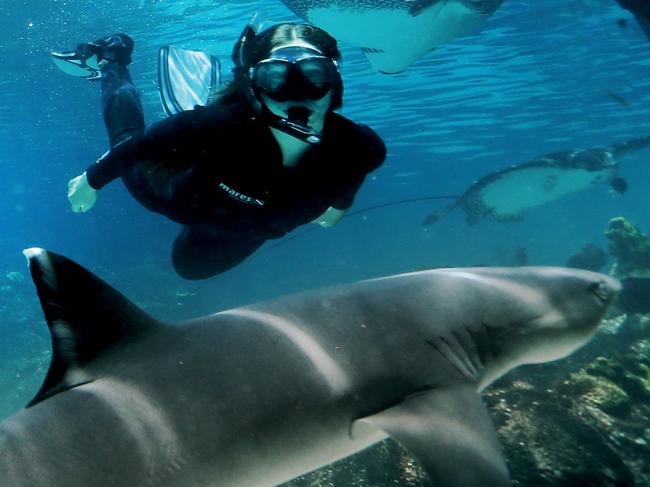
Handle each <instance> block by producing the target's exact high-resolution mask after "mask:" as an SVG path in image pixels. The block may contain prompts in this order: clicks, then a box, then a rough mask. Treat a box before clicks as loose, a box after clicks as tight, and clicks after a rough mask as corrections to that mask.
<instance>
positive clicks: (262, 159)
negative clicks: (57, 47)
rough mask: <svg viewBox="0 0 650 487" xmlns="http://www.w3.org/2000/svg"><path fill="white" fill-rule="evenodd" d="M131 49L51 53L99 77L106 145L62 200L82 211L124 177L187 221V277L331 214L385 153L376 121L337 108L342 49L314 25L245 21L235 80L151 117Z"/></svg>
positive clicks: (126, 41)
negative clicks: (206, 97)
mask: <svg viewBox="0 0 650 487" xmlns="http://www.w3.org/2000/svg"><path fill="white" fill-rule="evenodd" d="M132 51H133V40H132V39H131V38H130V37H129V36H127V35H125V34H115V35H111V36H108V37H105V38H102V39H99V40H97V41H94V42H91V43H87V44H80V45H79V46H78V47H77V48H76V50H75V51H70V52H67V53H52V55H53V56H55V57H56V58H57V61H58V62H59V63H64V64H68V63H69V64H70V66H71V67H73V68H79V70H78V71H79V72H80V73H83V74H78V73H76V74H77V75H83V76H85V77H87V78H89V79H99V81H100V82H101V96H102V108H103V117H104V122H105V124H106V128H107V131H108V136H109V142H110V147H111V149H110V150H109V151H108V152H107V153H106V154H104V155H103V156H101V157H100V158H99V160H98V161H97V163H96V164H92V165H91V166H90V167H88V168H87V169H86V171H85V172H83V173H82V174H81V175H79V176H77V177H75V178H73V179H72V180H71V181H70V182H69V184H68V199H69V201H70V204H71V206H72V210H73V211H75V212H86V211H88V210H90V209H91V208H92V207H93V205H94V204H95V202H96V200H97V195H98V191H99V190H100V189H101V188H103V187H104V186H105V185H106V184H108V183H110V182H111V181H113V180H114V179H116V178H118V177H121V178H122V180H123V181H124V183H125V186H126V187H127V189H128V190H129V192H130V193H131V194H132V195H133V197H134V198H135V199H136V200H137V201H139V202H140V203H141V204H142V205H143V206H145V207H146V208H147V209H149V210H151V211H153V212H156V213H160V214H162V215H164V216H166V217H168V218H169V219H171V220H173V221H175V222H177V223H180V224H181V225H182V226H183V227H182V230H181V232H180V234H179V235H178V237H177V238H176V240H175V242H174V245H173V251H172V263H173V266H174V269H175V270H176V272H177V273H178V274H179V275H180V276H181V277H183V278H185V279H192V280H194V279H206V278H209V277H212V276H214V275H217V274H219V273H222V272H224V271H226V270H228V269H231V268H232V267H234V266H236V265H237V264H239V263H240V262H242V261H243V260H244V259H245V258H247V257H248V256H250V255H251V254H252V253H253V252H255V250H256V249H258V248H259V247H260V246H261V245H262V244H263V243H264V242H265V241H266V240H268V239H276V238H280V237H282V236H284V235H285V234H287V232H290V231H291V230H293V229H295V228H296V227H298V226H300V225H303V224H306V223H310V222H312V223H317V224H319V225H321V226H323V227H329V226H332V225H334V224H336V223H337V222H338V221H339V220H340V219H341V218H342V217H343V215H344V214H345V211H346V210H347V209H348V208H349V207H350V206H351V205H352V202H353V200H354V197H355V195H356V193H357V192H358V190H359V188H360V187H361V185H362V183H363V181H364V179H365V177H366V175H367V174H368V173H370V172H371V171H373V170H375V169H377V168H378V167H379V166H380V165H381V164H382V163H383V161H384V159H385V157H386V148H385V146H384V143H383V141H382V139H381V138H380V137H379V136H378V135H377V134H376V133H375V132H374V131H373V130H372V129H370V128H369V127H367V126H365V125H361V124H356V123H354V122H352V121H350V120H348V119H347V118H345V117H343V116H341V115H339V114H337V113H335V112H334V110H336V109H338V108H340V107H341V104H342V95H343V84H342V80H341V75H340V72H339V63H340V58H341V55H340V52H339V50H338V47H337V42H336V40H335V39H334V38H332V37H331V36H330V35H329V34H327V33H326V32H325V31H323V30H322V29H319V28H318V27H315V26H312V25H308V24H292V23H283V24H279V25H275V26H272V27H270V28H268V29H265V30H264V31H262V32H257V29H256V26H255V25H254V22H251V23H250V24H249V25H248V26H247V27H246V28H245V29H244V31H243V33H242V35H241V37H240V39H239V40H238V41H237V43H236V44H235V47H234V48H233V61H234V65H235V67H234V69H233V75H234V76H233V80H232V81H231V82H230V83H229V84H227V85H226V86H225V87H224V88H223V89H220V90H219V91H218V92H217V93H216V96H215V97H214V99H213V100H212V101H210V102H209V103H207V104H206V106H196V107H194V109H193V110H189V111H183V112H180V113H177V114H175V115H172V116H170V117H168V118H166V119H164V120H161V121H159V122H157V123H155V124H152V125H150V126H148V127H147V128H145V126H144V117H143V110H142V105H141V103H140V97H139V94H138V92H137V90H136V88H135V86H134V84H133V82H132V81H131V77H130V74H129V70H128V68H127V65H128V64H129V63H130V62H131V53H132ZM70 74H75V73H72V72H71V73H70Z"/></svg>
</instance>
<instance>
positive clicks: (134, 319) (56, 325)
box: [23, 248, 157, 407]
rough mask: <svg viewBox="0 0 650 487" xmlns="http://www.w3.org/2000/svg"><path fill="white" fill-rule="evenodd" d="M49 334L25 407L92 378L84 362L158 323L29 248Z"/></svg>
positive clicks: (96, 282)
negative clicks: (43, 364)
mask: <svg viewBox="0 0 650 487" xmlns="http://www.w3.org/2000/svg"><path fill="white" fill-rule="evenodd" d="M23 253H24V254H25V257H27V260H28V262H29V270H30V273H31V276H32V280H33V281H34V284H35V285H36V291H37V292H38V298H39V300H40V302H41V307H42V308H43V313H44V315H45V320H46V321H47V324H48V327H49V328H50V334H51V335H52V361H51V363H50V368H49V370H48V372H47V375H46V376H45V380H44V382H43V385H42V386H41V389H40V390H39V391H38V393H37V394H36V396H35V397H34V399H32V400H31V402H30V403H29V404H28V405H27V407H29V406H33V405H34V404H36V403H38V402H40V401H42V400H44V399H47V398H48V397H51V396H53V395H55V394H58V393H59V392H62V391H65V390H67V389H70V388H72V387H75V386H78V385H80V384H84V383H87V382H91V381H92V380H93V378H92V377H89V376H88V374H86V373H84V371H83V366H84V364H86V363H88V362H90V361H91V360H93V359H94V358H95V357H96V356H97V355H99V354H100V353H101V352H102V351H103V350H105V349H106V348H108V347H109V346H111V345H113V344H115V343H117V342H119V341H128V340H133V339H134V338H135V337H137V336H138V335H139V334H140V332H142V331H144V330H145V329H148V328H149V327H151V326H155V325H156V324H157V322H156V321H155V320H154V319H153V318H151V317H150V316H149V315H147V314H146V313H144V312H143V311H142V310H141V309H140V308H138V307H137V306H136V305H135V304H133V303H131V302H130V301H129V300H128V299H127V298H126V297H124V296H123V295H122V294H120V293H119V292H118V291H116V290H115V289H113V288H112V287H111V286H109V285H108V284H106V283H105V282H104V281H102V280H101V279H99V278H98V277H97V276H95V275H94V274H92V273H90V272H89V271H87V270H86V269H84V268H83V267H81V266H80V265H78V264H76V263H74V262H72V261H71V260H69V259H67V258H65V257H63V256H60V255H57V254H54V253H52V252H47V251H45V250H43V249H38V248H32V249H27V250H25V251H24V252H23Z"/></svg>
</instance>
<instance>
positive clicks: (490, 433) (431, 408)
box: [352, 385, 510, 487]
mask: <svg viewBox="0 0 650 487" xmlns="http://www.w3.org/2000/svg"><path fill="white" fill-rule="evenodd" d="M357 423H359V424H357ZM369 426H374V427H375V428H379V429H382V430H384V431H385V432H386V433H387V434H389V435H390V436H391V437H393V438H394V439H395V440H396V441H397V442H398V443H400V444H401V445H402V446H404V447H405V448H406V449H407V450H409V451H410V452H411V453H412V454H413V456H414V457H415V458H416V459H417V460H418V461H419V462H420V463H421V465H422V467H423V468H424V470H425V471H426V472H427V474H428V475H429V478H430V480H431V482H432V483H433V484H434V485H444V486H446V487H467V486H472V487H501V486H503V487H505V486H508V485H510V476H509V474H508V469H507V467H506V464H505V461H504V458H503V454H502V453H501V447H500V445H499V442H498V439H497V435H496V432H495V430H494V427H493V426H492V420H491V418H490V416H489V414H488V412H487V410H486V409H485V406H484V405H483V402H482V401H481V398H480V397H479V395H478V394H477V393H476V391H475V388H474V387H471V386H468V385H467V386H465V385H461V386H452V387H448V388H444V389H434V390H430V391H427V392H424V393H421V394H418V395H416V396H412V397H409V398H407V399H406V400H405V401H404V402H402V403H400V404H398V405H396V406H393V407H391V408H389V409H386V410H384V411H381V412H380V413H377V414H374V415H372V416H368V417H365V418H362V419H360V420H357V421H355V423H354V424H353V430H352V431H353V432H354V431H355V429H357V428H359V431H364V429H365V430H366V431H367V430H368V427H369ZM364 427H365V428H364Z"/></svg>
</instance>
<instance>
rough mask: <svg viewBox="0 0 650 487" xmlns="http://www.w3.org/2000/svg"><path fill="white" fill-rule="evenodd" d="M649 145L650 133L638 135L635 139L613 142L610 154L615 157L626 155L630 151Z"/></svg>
mask: <svg viewBox="0 0 650 487" xmlns="http://www.w3.org/2000/svg"><path fill="white" fill-rule="evenodd" d="M647 147H650V135H646V136H645V137H639V138H636V139H631V140H627V141H625V142H621V143H620V144H614V145H613V146H612V148H611V151H612V154H613V155H614V157H615V158H618V157H622V156H626V155H628V154H630V153H632V152H636V151H639V150H642V149H645V148H647Z"/></svg>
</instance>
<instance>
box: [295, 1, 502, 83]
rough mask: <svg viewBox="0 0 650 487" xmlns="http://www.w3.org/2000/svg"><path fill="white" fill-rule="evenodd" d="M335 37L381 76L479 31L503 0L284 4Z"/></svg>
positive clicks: (303, 2) (396, 70)
mask: <svg viewBox="0 0 650 487" xmlns="http://www.w3.org/2000/svg"><path fill="white" fill-rule="evenodd" d="M282 1H283V3H284V4H285V5H286V6H287V7H289V9H291V10H292V11H293V12H295V13H296V14H297V15H298V16H300V17H302V18H304V19H306V20H308V21H309V22H311V23H313V24H315V25H318V26H319V27H322V28H323V29H325V30H327V31H328V32H329V33H330V34H331V35H333V36H334V37H335V38H336V39H339V40H342V41H345V42H349V43H350V44H353V45H356V46H359V47H360V48H361V50H362V51H363V53H364V54H365V55H366V57H367V58H368V60H369V61H370V63H371V64H372V66H373V67H374V68H375V69H376V70H378V71H379V72H381V73H386V74H396V73H399V72H401V71H403V70H405V69H406V68H407V67H408V66H410V65H411V64H412V63H414V62H415V61H416V60H418V59H419V58H420V57H422V56H423V55H424V54H426V53H427V52H429V51H431V50H433V49H435V48H436V47H438V46H440V45H442V44H445V43H448V42H450V41H452V40H454V39H455V38H457V37H460V36H462V35H465V34H467V33H469V32H471V31H473V30H475V29H477V28H478V27H479V26H480V25H481V24H482V23H483V22H484V21H485V20H486V19H487V18H488V17H490V16H491V15H492V14H493V13H494V12H495V11H496V10H497V9H498V7H499V6H500V5H501V4H502V3H503V0H342V1H340V0H282Z"/></svg>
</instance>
